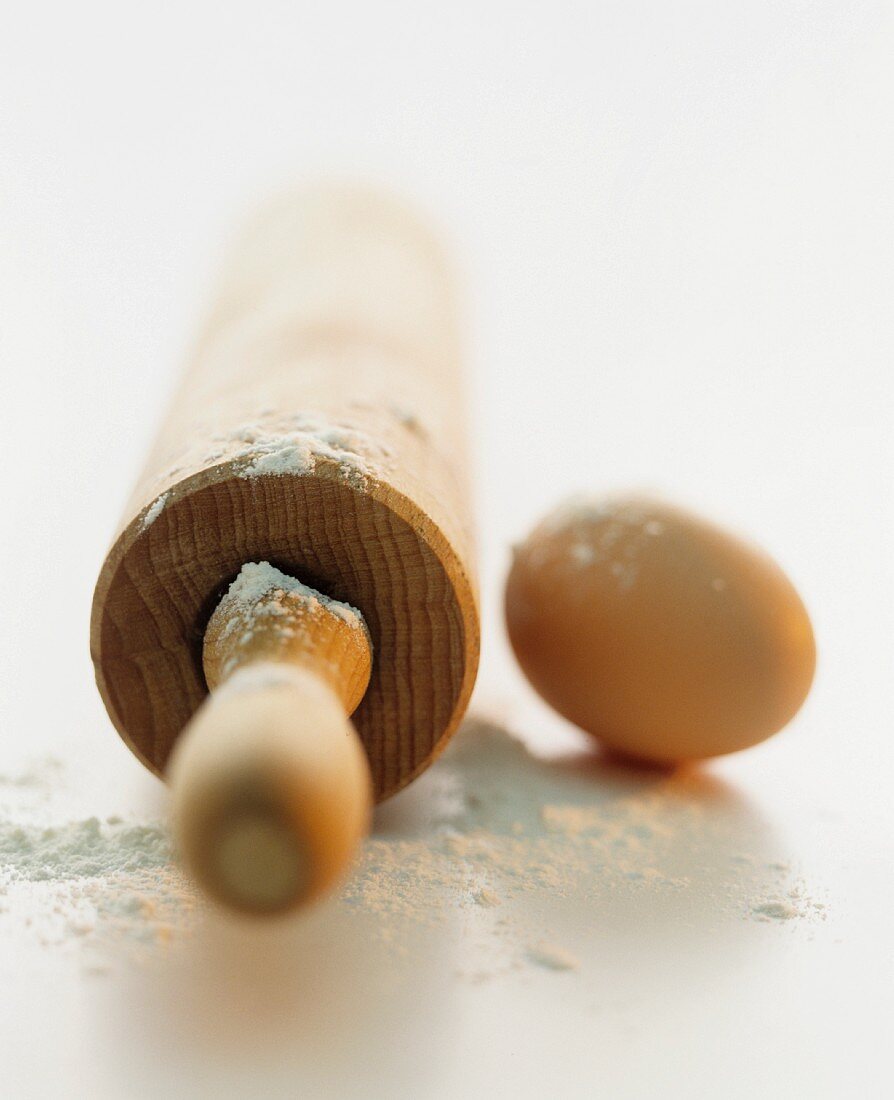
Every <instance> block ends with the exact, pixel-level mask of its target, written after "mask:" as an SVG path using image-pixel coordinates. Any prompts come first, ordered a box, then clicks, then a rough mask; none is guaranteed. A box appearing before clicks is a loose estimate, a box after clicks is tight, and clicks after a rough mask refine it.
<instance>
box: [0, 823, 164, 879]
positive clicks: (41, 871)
mask: <svg viewBox="0 0 894 1100" xmlns="http://www.w3.org/2000/svg"><path fill="white" fill-rule="evenodd" d="M170 859H171V846H170V842H169V840H168V837H167V834H166V832H165V831H164V830H162V829H161V828H160V827H159V826H157V825H124V824H115V823H109V822H108V821H106V822H105V823H102V822H100V821H99V819H98V818H95V817H89V818H86V819H85V820H84V821H74V822H70V823H69V824H67V825H56V826H46V827H45V828H40V827H37V826H33V825H15V824H12V823H11V822H6V821H3V822H0V867H2V868H3V870H4V871H5V872H6V873H7V875H11V876H12V877H13V878H17V879H21V880H24V881H27V882H47V881H53V880H57V879H59V878H65V879H79V878H97V877H100V876H103V875H109V874H130V873H133V872H134V871H142V870H146V869H147V868H156V867H163V866H165V865H166V864H168V863H169V862H170Z"/></svg>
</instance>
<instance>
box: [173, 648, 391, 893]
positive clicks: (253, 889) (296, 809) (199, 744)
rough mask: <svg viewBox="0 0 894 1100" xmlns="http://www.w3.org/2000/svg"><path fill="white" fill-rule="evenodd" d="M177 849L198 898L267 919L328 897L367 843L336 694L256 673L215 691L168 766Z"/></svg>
mask: <svg viewBox="0 0 894 1100" xmlns="http://www.w3.org/2000/svg"><path fill="white" fill-rule="evenodd" d="M170 780H171V791H172V799H173V822H174V833H175V839H176V842H177V845H178V848H179V850H180V854H181V858H182V859H183V861H184V863H185V864H186V866H187V868H188V869H189V870H190V871H191V873H192V874H193V876H194V877H195V878H196V880H197V881H198V882H199V884H200V885H201V886H202V887H203V888H204V890H205V891H206V892H207V893H208V894H210V895H211V896H212V897H213V898H215V899H216V900H217V901H218V902H220V903H222V904H223V905H224V906H226V907H227V908H230V909H236V910H239V911H241V912H245V913H257V914H265V913H266V914H272V913H282V912H287V911H289V910H292V909H295V908H297V907H299V906H301V905H303V904H305V903H307V902H309V901H312V900H313V899H314V898H316V897H318V896H320V895H321V894H324V893H326V892H327V891H328V890H330V889H331V888H332V887H333V886H334V885H335V884H336V883H337V882H338V881H339V880H340V879H341V878H342V877H343V876H344V874H345V872H346V871H347V869H348V867H349V866H350V864H351V861H352V859H353V856H354V854H355V852H356V849H357V847H358V845H359V843H360V841H361V839H362V838H363V836H364V835H365V834H366V832H367V830H368V827H369V820H370V815H371V810H372V788H371V782H370V775H369V766H368V764H367V760H366V755H365V753H364V750H363V747H362V745H361V743H360V740H359V738H358V736H357V734H356V732H355V730H354V728H353V726H352V725H351V723H350V721H349V720H348V718H347V717H346V715H345V713H344V708H343V706H342V705H341V704H340V702H339V700H338V699H337V698H336V696H335V694H334V693H333V691H332V690H331V689H330V688H329V687H328V685H327V684H326V683H325V682H324V681H322V680H321V679H320V678H319V677H318V676H316V675H314V674H313V673H311V672H308V671H305V670H302V669H296V668H292V667H288V666H283V665H276V664H266V663H258V664H252V665H248V666H246V667H245V668H243V669H240V670H238V671H237V672H235V673H234V674H233V676H232V677H231V678H230V679H229V680H228V681H227V683H226V684H225V685H224V686H223V687H222V688H220V689H219V690H218V691H216V692H214V693H213V694H212V695H211V696H209V698H208V699H207V700H206V702H205V703H204V704H203V706H202V707H201V709H200V710H199V711H198V713H197V714H196V716H195V717H194V718H193V720H192V722H191V723H190V724H189V726H188V727H187V728H186V730H184V733H183V735H182V737H181V739H180V742H179V743H178V746H177V748H176V750H175V753H174V756H173V758H172V761H171V769H170Z"/></svg>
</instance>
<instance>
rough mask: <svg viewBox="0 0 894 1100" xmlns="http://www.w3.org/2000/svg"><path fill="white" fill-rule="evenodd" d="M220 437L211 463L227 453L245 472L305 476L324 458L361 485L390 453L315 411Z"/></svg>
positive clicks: (245, 426)
mask: <svg viewBox="0 0 894 1100" xmlns="http://www.w3.org/2000/svg"><path fill="white" fill-rule="evenodd" d="M214 441H215V442H216V443H217V444H219V446H218V447H217V448H215V449H214V450H212V451H211V452H209V453H208V454H207V455H206V456H205V459H204V461H205V464H211V463H214V462H219V461H220V460H221V459H223V458H226V459H227V460H229V461H232V462H233V463H234V464H235V465H236V468H237V472H238V474H239V476H240V477H245V478H255V477H282V476H284V475H286V474H291V475H294V476H297V477H303V476H305V475H307V474H311V473H313V472H314V470H315V469H316V468H317V465H318V464H319V463H320V462H323V463H328V464H334V465H335V467H336V468H337V470H338V472H339V474H340V475H341V476H342V477H343V478H344V479H345V480H347V481H349V482H350V483H351V484H353V485H355V486H357V487H363V486H365V485H366V483H367V480H368V478H369V477H370V476H371V475H372V474H373V472H374V469H373V467H374V466H377V465H381V464H382V463H383V462H384V461H385V460H386V459H387V458H388V457H389V454H390V452H389V450H388V448H387V447H384V446H383V445H382V444H380V443H379V442H377V441H376V440H373V439H372V438H371V437H370V436H369V435H367V434H366V433H365V432H362V431H360V430H359V429H356V428H353V427H351V426H349V425H347V424H344V423H342V424H333V423H330V422H328V421H326V420H325V419H324V418H323V417H322V416H318V415H314V414H309V413H302V414H297V415H295V416H291V417H280V418H279V419H278V420H277V421H276V423H275V424H274V423H268V424H267V425H263V424H243V425H241V426H240V427H238V428H236V429H234V430H233V431H231V432H229V433H227V434H225V435H220V436H216V437H215V440H214Z"/></svg>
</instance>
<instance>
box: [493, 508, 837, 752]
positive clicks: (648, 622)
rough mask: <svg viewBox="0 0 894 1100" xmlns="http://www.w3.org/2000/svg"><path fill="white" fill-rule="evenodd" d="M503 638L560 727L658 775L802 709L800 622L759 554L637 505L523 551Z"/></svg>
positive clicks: (738, 743)
mask: <svg viewBox="0 0 894 1100" xmlns="http://www.w3.org/2000/svg"><path fill="white" fill-rule="evenodd" d="M506 623H507V627H508V630H509V638H510V641H511V642H512V646H513V649H514V650H515V654H516V657H517V658H518V661H519V664H520V665H521V667H522V669H523V670H524V672H525V675H526V676H527V677H528V679H529V680H530V681H531V683H532V684H533V685H534V687H535V688H536V689H537V691H538V692H539V693H540V694H541V695H542V696H543V698H544V699H545V700H546V701H547V702H548V703H550V704H551V705H552V706H553V707H555V709H556V710H557V711H559V713H560V714H562V715H564V716H565V717H566V718H568V719H570V720H571V721H572V722H574V723H576V724H577V725H578V726H580V727H581V728H582V729H585V730H586V731H587V732H588V733H591V734H593V736H594V737H597V738H599V740H600V741H601V742H602V743H603V744H604V745H606V746H607V747H609V748H611V749H614V750H616V751H619V752H622V753H625V754H628V755H631V756H636V757H641V758H644V759H648V760H652V761H657V762H674V761H682V760H691V759H698V758H701V757H706V756H717V755H720V754H721V753H727V752H736V751H737V750H739V749H744V748H748V746H749V745H755V744H757V743H758V742H759V741H763V740H764V739H765V738H767V737H769V736H770V735H771V734H773V733H775V732H776V731H777V730H779V729H781V728H782V727H783V726H784V725H785V724H786V723H787V722H788V721H789V720H790V719H791V718H792V717H793V716H794V715H795V713H796V712H797V710H798V708H799V707H800V706H801V704H802V703H803V702H804V699H805V698H806V696H807V692H808V691H809V689H810V684H811V681H812V679H813V672H814V667H815V664H816V649H815V645H814V640H813V630H812V628H811V625H810V619H809V618H808V615H807V611H806V610H805V608H804V605H803V603H802V602H801V600H800V598H799V596H798V593H797V592H796V591H795V589H794V587H793V586H792V584H791V582H790V581H789V579H788V578H787V577H786V575H785V574H784V573H783V572H782V570H781V569H780V568H779V566H778V565H776V563H775V562H774V561H773V560H772V559H771V558H769V557H768V556H767V555H766V554H764V553H763V552H762V551H761V550H759V549H757V548H756V547H754V546H750V545H748V544H747V543H744V542H742V541H740V540H739V539H737V538H735V537H733V536H732V535H729V534H727V533H726V532H724V531H721V530H719V529H718V528H717V527H714V526H712V525H711V524H709V523H706V522H705V521H704V520H702V519H699V518H698V517H697V516H694V515H691V514H689V513H687V512H685V511H682V510H681V509H678V508H674V507H671V506H669V505H667V504H662V503H660V502H657V501H653V500H648V499H644V498H626V499H609V500H605V501H574V502H570V503H568V504H566V505H565V506H563V507H562V508H560V509H559V510H558V511H556V512H554V513H553V514H552V515H550V516H549V517H548V518H547V519H546V520H544V521H543V522H542V523H541V524H540V525H539V526H538V527H537V528H536V529H535V530H534V531H533V532H532V534H531V535H530V536H529V537H528V539H527V540H526V541H525V542H524V543H523V544H522V545H521V546H520V547H518V549H517V551H516V554H515V560H514V562H513V564H512V569H511V571H510V573H509V579H508V581H507V585H506Z"/></svg>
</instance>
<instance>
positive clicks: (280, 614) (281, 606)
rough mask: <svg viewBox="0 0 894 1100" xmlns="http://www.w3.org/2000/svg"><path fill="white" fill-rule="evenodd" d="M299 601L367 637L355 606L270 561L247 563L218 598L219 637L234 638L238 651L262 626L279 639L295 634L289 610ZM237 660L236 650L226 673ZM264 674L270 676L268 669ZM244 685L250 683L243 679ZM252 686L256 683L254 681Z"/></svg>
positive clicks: (226, 664) (361, 618) (234, 665)
mask: <svg viewBox="0 0 894 1100" xmlns="http://www.w3.org/2000/svg"><path fill="white" fill-rule="evenodd" d="M296 602H297V603H299V604H301V605H303V606H305V607H307V608H308V609H313V608H316V607H322V608H324V609H325V610H326V611H328V612H329V613H330V614H332V615H335V616H337V617H338V618H339V619H341V620H342V621H343V622H345V623H346V624H347V625H348V626H349V627H351V629H353V630H362V631H363V632H364V634H366V636H367V640H368V638H369V635H368V633H367V631H366V624H365V623H364V620H363V616H362V615H361V614H360V612H359V611H358V610H357V608H356V607H351V605H350V604H348V603H344V602H342V601H341V600H334V599H332V598H330V597H329V596H326V595H324V594H323V593H322V592H318V591H317V590H316V589H315V588H309V587H308V586H307V585H306V584H302V583H301V581H299V580H296V579H295V578H294V577H290V576H288V575H287V574H286V573H283V572H282V571H281V570H279V569H277V568H276V567H275V566H273V565H271V564H270V563H269V562H266V561H261V562H247V563H246V564H245V565H243V567H242V569H241V571H240V572H239V575H238V576H237V577H236V579H235V580H234V581H233V583H232V584H231V585H230V587H229V589H228V590H227V594H226V596H225V597H224V599H223V600H222V601H221V605H220V606H221V609H222V611H224V612H225V613H226V615H227V622H226V625H225V627H224V628H223V630H222V632H221V635H220V639H221V641H226V640H227V639H230V638H235V644H236V648H237V650H238V649H239V648H240V647H242V646H247V645H249V644H250V643H251V640H252V638H253V637H254V634H255V631H256V630H258V629H259V628H260V627H262V628H263V629H264V630H265V631H268V632H269V631H270V630H271V628H273V629H275V630H276V633H277V635H278V636H279V637H280V638H282V639H284V640H285V639H288V638H290V637H292V636H293V635H294V634H295V630H296V629H300V628H296V627H295V626H294V625H293V623H294V616H293V615H292V614H291V611H292V610H294V607H295V604H296ZM238 663H239V657H238V652H237V653H234V654H232V655H231V656H230V657H229V658H228V659H227V660H226V662H225V663H224V667H223V672H224V674H225V675H226V674H227V673H228V672H229V671H231V670H232V669H233V668H235V667H236V665H238ZM265 675H268V676H269V675H273V674H272V673H271V672H270V671H269V670H268V671H267V672H266V673H265ZM241 683H242V685H243V686H244V687H248V686H251V685H250V684H249V682H248V681H247V680H245V679H244V678H243V679H242V680H241ZM254 686H257V684H256V683H254Z"/></svg>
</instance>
